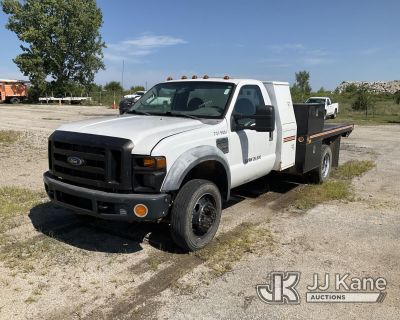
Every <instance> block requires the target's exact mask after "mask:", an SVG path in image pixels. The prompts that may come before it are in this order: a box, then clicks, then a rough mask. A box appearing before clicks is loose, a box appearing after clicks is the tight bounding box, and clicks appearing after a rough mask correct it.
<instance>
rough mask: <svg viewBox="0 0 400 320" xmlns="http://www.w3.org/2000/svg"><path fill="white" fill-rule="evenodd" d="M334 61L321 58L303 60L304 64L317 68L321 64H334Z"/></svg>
mask: <svg viewBox="0 0 400 320" xmlns="http://www.w3.org/2000/svg"><path fill="white" fill-rule="evenodd" d="M332 62H333V60H332V59H328V58H321V57H308V58H304V59H303V63H304V64H306V65H309V66H317V65H321V64H330V63H332Z"/></svg>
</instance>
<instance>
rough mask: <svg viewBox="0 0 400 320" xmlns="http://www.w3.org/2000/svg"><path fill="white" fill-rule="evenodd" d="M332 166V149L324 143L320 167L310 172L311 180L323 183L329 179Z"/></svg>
mask: <svg viewBox="0 0 400 320" xmlns="http://www.w3.org/2000/svg"><path fill="white" fill-rule="evenodd" d="M331 168H332V150H331V148H330V147H329V146H328V145H326V144H323V145H322V147H321V159H320V164H319V166H318V168H315V169H314V170H312V171H311V172H310V176H311V180H312V182H314V183H323V182H325V181H327V180H328V179H329V176H330V173H331Z"/></svg>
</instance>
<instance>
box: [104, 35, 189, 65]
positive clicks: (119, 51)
mask: <svg viewBox="0 0 400 320" xmlns="http://www.w3.org/2000/svg"><path fill="white" fill-rule="evenodd" d="M185 43H187V42H186V41H185V40H183V39H181V38H175V37H171V36H162V35H153V34H144V35H142V36H140V37H139V38H136V39H129V40H124V41H121V42H118V43H109V44H107V48H106V49H105V50H104V59H106V60H109V61H122V60H127V61H131V62H135V63H142V62H144V57H145V56H148V55H150V54H152V53H153V52H155V51H156V50H157V49H159V48H164V47H170V46H175V45H179V44H185Z"/></svg>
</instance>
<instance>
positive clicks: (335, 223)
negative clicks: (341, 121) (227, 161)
mask: <svg viewBox="0 0 400 320" xmlns="http://www.w3.org/2000/svg"><path fill="white" fill-rule="evenodd" d="M117 112H118V111H116V110H111V109H107V108H105V107H81V106H61V107H60V106H25V105H20V106H10V105H0V119H1V123H0V130H17V131H22V132H23V135H22V137H21V139H20V141H19V142H17V143H14V144H12V145H10V146H6V147H2V150H1V153H0V157H1V162H0V186H19V187H24V188H29V189H32V190H37V191H41V190H42V173H43V172H44V171H45V170H46V169H47V154H46V153H47V150H46V148H47V141H46V139H47V136H48V135H49V134H50V133H51V132H52V131H53V130H54V129H55V128H56V127H58V126H59V125H60V124H61V123H64V122H68V121H73V120H78V119H85V118H88V117H94V116H111V115H115V114H117ZM399 143H400V126H376V127H372V126H370V127H357V128H356V129H355V131H354V132H353V134H352V135H351V136H350V137H349V138H348V139H344V140H343V142H342V153H341V162H342V163H343V162H344V161H347V160H351V159H357V160H359V159H368V160H373V161H375V162H376V165H377V166H376V168H375V169H372V170H371V171H369V172H368V173H366V174H365V175H364V176H362V177H360V178H356V179H354V180H353V188H354V192H355V194H356V196H355V199H354V201H333V202H329V203H324V204H321V205H318V206H317V207H315V208H313V209H311V210H309V211H307V212H298V211H296V210H293V209H292V208H291V207H288V206H287V202H288V201H289V199H290V197H291V195H292V193H293V192H294V190H295V188H296V185H295V184H287V183H286V184H280V185H279V187H277V186H276V183H274V181H271V178H266V179H262V180H261V181H257V182H256V183H252V184H249V185H246V186H245V187H244V188H241V189H239V190H237V191H235V192H234V197H233V198H232V201H230V203H229V204H228V205H227V206H226V208H225V209H224V211H223V218H222V221H221V228H220V231H219V234H218V237H219V239H220V240H219V241H215V242H217V244H218V242H220V243H223V241H224V239H226V238H227V236H228V235H229V234H233V235H235V233H234V232H235V230H236V228H237V226H239V225H241V224H242V223H243V222H253V223H255V224H256V225H257V227H258V228H261V229H258V230H267V231H268V236H267V237H263V236H262V235H261V233H260V234H256V236H259V238H260V243H258V247H257V249H255V250H251V252H248V253H246V254H244V256H243V258H242V259H241V260H240V261H239V262H237V263H234V264H233V265H232V269H231V270H230V271H229V272H222V273H219V274H216V272H213V271H212V270H210V266H209V264H208V262H207V260H204V259H203V258H201V256H200V257H199V256H198V255H193V254H190V255H188V254H182V253H180V252H179V250H177V249H176V248H175V247H174V246H173V245H172V243H171V240H170V238H169V234H168V228H167V227H166V226H165V225H162V224H160V225H147V224H141V225H137V224H121V223H111V222H106V221H93V220H89V221H82V220H80V219H78V218H77V217H76V216H75V215H74V214H72V213H71V212H69V211H67V210H64V209H61V208H58V207H55V206H53V205H51V204H49V203H47V202H45V201H43V203H42V204H39V205H37V206H35V207H33V208H31V209H30V210H29V211H28V212H21V214H22V215H21V216H19V217H17V218H16V219H15V221H14V224H13V226H12V227H11V228H10V229H9V230H8V231H6V232H5V235H6V236H7V237H10V238H12V239H17V240H16V242H15V245H14V246H12V247H10V248H8V250H9V252H6V253H4V252H3V253H2V257H3V258H2V260H0V292H1V297H2V300H1V302H0V318H1V319H10V318H13V319H25V318H30V319H32V318H38V319H39V318H40V319H83V318H86V319H110V318H113V319H135V318H137V319H145V318H161V319H191V318H193V319H216V318H223V319H265V318H268V319H278V318H295V319H309V318H319V319H328V318H329V319H330V318H352V319H353V318H354V319H356V318H363V319H371V318H385V319H397V318H398V314H399V313H400V310H399V309H400V307H399V306H400V303H399V302H400V301H399V299H400V298H399V297H400V286H399V283H400V273H399V271H398V270H399V267H400V266H399V264H400V263H399V262H400V250H399V249H400V245H399V237H400V216H399V211H398V207H399V205H400V183H399V181H400V172H399V168H400V160H399V159H400V151H399V149H398V146H399ZM0 240H1V239H0ZM3 251H4V250H3ZM12 259H13V260H12ZM11 261H13V263H11ZM271 271H300V272H301V282H300V284H299V292H300V295H301V299H302V301H301V304H299V305H296V306H279V305H267V304H265V303H263V302H261V301H260V300H259V299H258V297H257V295H256V291H255V286H256V285H257V284H260V283H265V282H266V280H267V276H268V274H269V272H271ZM325 272H327V273H331V274H332V275H333V274H335V273H347V272H348V273H351V274H352V275H353V276H372V277H375V278H376V277H385V278H386V280H387V283H388V287H387V296H386V299H385V300H384V302H383V303H381V304H308V303H306V302H305V299H304V294H305V292H306V285H309V284H311V282H312V281H311V279H312V274H313V273H319V274H323V273H325Z"/></svg>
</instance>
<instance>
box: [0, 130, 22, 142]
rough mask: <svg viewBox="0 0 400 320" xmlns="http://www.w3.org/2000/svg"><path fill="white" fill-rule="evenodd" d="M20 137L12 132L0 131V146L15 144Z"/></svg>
mask: <svg viewBox="0 0 400 320" xmlns="http://www.w3.org/2000/svg"><path fill="white" fill-rule="evenodd" d="M21 136H22V133H21V132H19V131H14V130H1V131H0V145H8V144H12V143H15V142H17V141H18V140H19V139H20V138H21Z"/></svg>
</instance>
